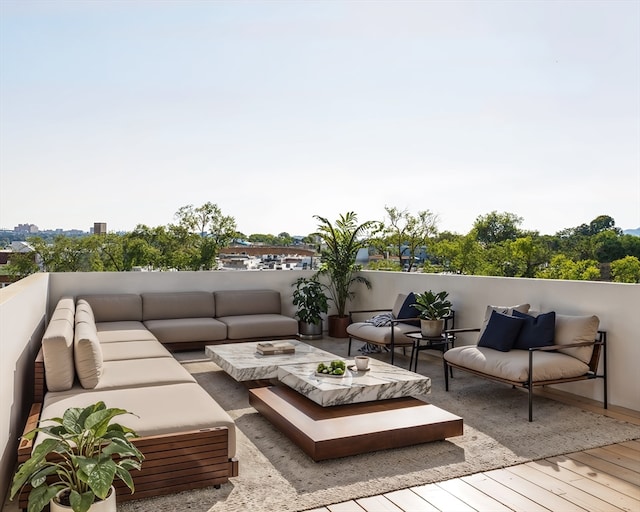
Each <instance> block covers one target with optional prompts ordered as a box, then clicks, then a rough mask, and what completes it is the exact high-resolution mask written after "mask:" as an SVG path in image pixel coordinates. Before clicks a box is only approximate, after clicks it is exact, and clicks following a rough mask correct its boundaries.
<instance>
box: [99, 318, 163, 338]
mask: <svg viewBox="0 0 640 512" xmlns="http://www.w3.org/2000/svg"><path fill="white" fill-rule="evenodd" d="M96 331H97V332H98V339H99V340H100V343H112V342H120V341H143V340H150V341H152V340H156V337H155V336H154V335H153V333H151V331H149V329H147V328H146V327H145V325H144V324H143V323H142V322H137V321H135V320H128V321H125V322H100V323H97V324H96Z"/></svg>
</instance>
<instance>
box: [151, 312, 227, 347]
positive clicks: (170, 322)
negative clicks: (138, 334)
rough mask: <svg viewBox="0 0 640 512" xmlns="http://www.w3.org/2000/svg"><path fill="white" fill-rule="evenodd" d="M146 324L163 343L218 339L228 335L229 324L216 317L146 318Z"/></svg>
mask: <svg viewBox="0 0 640 512" xmlns="http://www.w3.org/2000/svg"><path fill="white" fill-rule="evenodd" d="M144 325H145V327H146V328H147V329H149V330H150V331H151V333H152V334H153V335H154V336H155V337H156V338H158V340H159V341H161V342H162V343H184V342H188V341H217V340H224V339H226V337H227V326H226V325H225V324H223V323H222V322H220V321H218V320H216V319H215V318H170V319H166V320H146V321H145V322H144Z"/></svg>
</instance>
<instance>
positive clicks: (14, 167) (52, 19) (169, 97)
mask: <svg viewBox="0 0 640 512" xmlns="http://www.w3.org/2000/svg"><path fill="white" fill-rule="evenodd" d="M0 17H1V26H0V43H1V45H0V59H1V60H0V122H1V124H0V187H1V189H2V193H1V197H0V227H3V228H13V226H15V225H16V224H18V223H25V222H28V223H34V224H37V225H38V226H39V227H40V228H41V229H53V228H57V227H62V228H65V229H71V228H77V229H84V230H88V228H89V227H90V226H92V225H93V222H106V223H107V226H108V229H109V230H120V229H131V228H133V227H134V226H135V225H136V224H138V223H144V224H147V225H150V226H157V225H164V224H168V223H170V222H173V220H174V219H173V215H174V213H175V212H176V211H177V210H178V208H180V207H181V206H184V205H187V204H194V205H200V204H203V203H205V202H207V201H211V202H213V203H216V204H218V205H219V206H220V207H221V208H222V211H223V213H224V214H226V215H231V216H233V217H235V218H236V221H237V224H238V229H239V230H240V231H242V232H244V233H246V234H251V233H280V232H282V231H287V232H289V233H291V234H302V235H306V234H308V233H310V232H312V231H314V230H315V228H316V225H317V223H316V221H315V219H314V218H313V215H314V214H319V215H322V216H325V217H329V218H330V219H335V218H336V217H337V215H338V214H339V213H344V212H347V211H349V210H353V211H355V212H356V213H357V214H358V216H359V219H360V220H361V221H364V220H373V219H376V220H381V219H383V217H384V207H385V205H388V206H396V207H399V208H406V209H408V210H409V211H410V212H412V213H417V212H418V211H419V210H425V209H429V210H431V211H432V212H434V213H436V214H437V215H438V216H439V218H440V222H439V228H440V229H441V230H450V231H455V232H458V233H466V232H468V231H469V229H470V228H471V226H472V224H473V222H474V220H475V219H476V217H478V216H479V215H484V214H486V213H489V212H491V211H493V210H497V211H499V212H511V213H515V214H517V215H519V216H521V217H523V219H524V222H523V224H522V227H524V228H526V229H534V230H539V231H540V232H541V233H545V234H553V233H555V232H557V231H559V230H561V229H563V228H567V227H574V226H577V225H579V224H582V223H588V222H590V221H591V220H592V219H594V218H595V217H597V216H598V215H601V214H606V215H611V216H612V217H613V218H614V219H615V221H616V225H617V226H618V227H621V228H623V229H629V228H637V227H640V2H638V1H632V0H629V1H615V0H613V1H611V0H610V1H603V2H597V1H591V2H586V1H571V2H551V1H535V2H524V1H517V2H516V1H513V2H509V1H502V2H489V1H484V2H483V1H475V2H462V1H458V2H435V1H433V2H419V1H413V2H400V1H395V2H385V1H378V2H367V1H358V2H345V1H337V0H336V1H304V2H303V1H287V2H284V1H263V2H255V1H236V2H222V1H219V2H213V1H194V2H189V1H180V2H172V1H151V0H150V1H118V2H114V1H92V2H86V1H85V2H82V1H56V0H48V1H39V2H36V1H28V0H19V1H10V0H0Z"/></svg>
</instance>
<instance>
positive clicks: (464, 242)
mask: <svg viewBox="0 0 640 512" xmlns="http://www.w3.org/2000/svg"><path fill="white" fill-rule="evenodd" d="M430 250H431V255H432V259H433V260H434V261H435V265H434V262H433V261H432V262H430V263H428V264H426V265H425V269H424V270H425V272H431V271H437V270H438V269H442V270H444V271H445V272H452V273H454V274H467V275H474V274H475V275H477V274H479V273H480V269H481V268H483V267H484V266H485V264H486V258H485V254H486V253H485V251H484V250H483V248H482V245H480V243H479V242H478V241H477V240H476V239H475V236H474V235H473V234H468V235H465V236H463V235H453V236H447V237H440V238H439V240H437V241H436V242H434V243H432V244H431V249H430Z"/></svg>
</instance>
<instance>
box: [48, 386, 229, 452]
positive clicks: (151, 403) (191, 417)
mask: <svg viewBox="0 0 640 512" xmlns="http://www.w3.org/2000/svg"><path fill="white" fill-rule="evenodd" d="M100 400H101V401H103V402H104V403H105V404H106V406H107V407H118V408H122V409H125V410H127V411H130V412H132V413H135V414H136V415H137V416H134V415H132V414H127V415H123V416H118V417H117V418H116V421H117V422H118V423H120V424H122V425H125V426H127V427H129V428H132V429H133V430H135V431H136V433H137V434H138V435H140V436H142V437H147V436H156V435H166V434H172V433H176V432H190V431H193V430H200V429H206V428H212V427H226V428H228V429H229V456H230V457H234V456H235V454H236V430H235V424H234V422H233V420H232V419H231V417H230V416H229V414H228V413H227V412H226V411H225V410H224V409H222V407H220V405H218V404H217V403H216V401H215V400H214V399H213V398H211V396H210V395H209V394H208V393H207V392H206V391H204V390H203V389H202V388H201V387H200V386H199V385H198V384H195V383H184V384H171V385H166V386H151V387H140V388H132V389H121V390H110V391H97V390H87V389H81V388H79V387H75V388H73V389H72V390H70V391H63V392H58V393H47V394H46V396H45V399H44V404H43V410H42V415H41V417H42V418H52V417H61V416H62V415H63V413H64V411H65V410H66V409H68V408H69V407H86V406H88V405H91V404H93V403H96V402H98V401H100ZM37 442H38V440H36V443H37Z"/></svg>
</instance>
